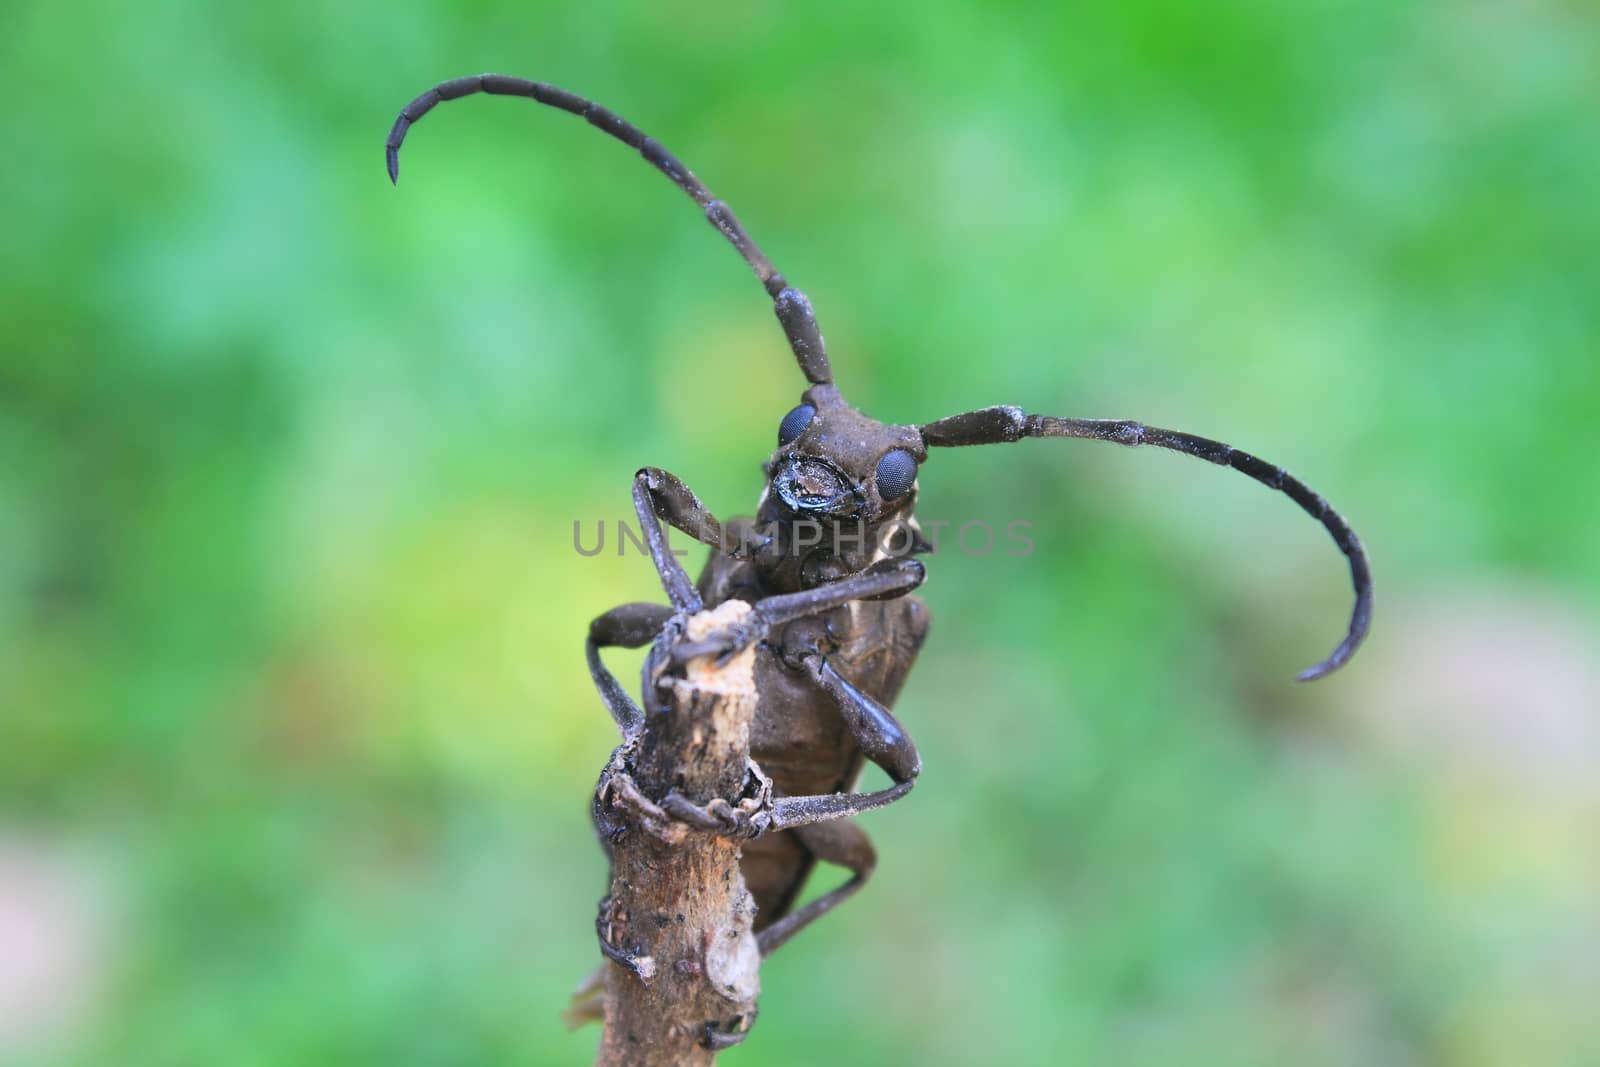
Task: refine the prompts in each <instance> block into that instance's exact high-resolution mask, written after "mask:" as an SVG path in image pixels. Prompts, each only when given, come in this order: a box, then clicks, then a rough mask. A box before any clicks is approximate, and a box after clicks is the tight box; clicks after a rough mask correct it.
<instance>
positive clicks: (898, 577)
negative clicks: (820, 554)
mask: <svg viewBox="0 0 1600 1067" xmlns="http://www.w3.org/2000/svg"><path fill="white" fill-rule="evenodd" d="M927 575H928V572H927V570H926V569H925V568H924V567H923V566H922V562H921V561H920V560H915V559H909V558H905V557H897V558H894V559H884V560H879V561H878V562H877V563H874V564H873V565H872V566H870V567H868V568H867V569H866V570H864V571H861V572H859V573H857V574H852V575H850V576H849V577H848V578H841V579H839V580H838V581H836V582H829V583H828V584H826V585H819V586H817V587H816V588H815V589H802V590H800V592H798V593H783V594H780V595H778V596H769V597H766V598H764V599H762V600H758V601H756V603H755V604H754V605H753V606H752V608H751V611H750V614H749V616H747V617H746V618H745V619H744V621H742V622H739V623H736V624H734V625H733V626H730V627H727V628H726V629H724V630H721V631H718V632H717V633H713V634H711V635H710V636H708V637H705V638H703V639H702V640H699V641H681V642H679V643H678V644H677V645H676V646H675V647H674V648H673V650H672V660H673V662H674V663H679V664H681V663H687V662H688V661H689V660H691V659H694V658H695V657H697V656H706V655H712V654H716V655H718V656H726V655H728V654H729V653H732V652H736V651H738V650H739V649H741V648H744V647H745V646H746V645H748V644H750V635H751V634H752V633H761V632H765V631H766V630H769V629H771V628H772V627H774V626H781V625H782V624H783V623H786V622H791V621H793V620H795V619H800V618H805V617H806V616H809V615H817V614H820V613H821V612H824V611H830V610H832V609H833V608H837V607H839V606H841V605H843V604H848V603H850V602H851V601H854V600H887V599H889V598H891V597H897V596H905V595H906V594H907V593H909V592H911V591H912V590H913V589H915V588H916V587H917V586H919V585H921V584H922V582H923V580H924V579H925V578H926V577H927Z"/></svg>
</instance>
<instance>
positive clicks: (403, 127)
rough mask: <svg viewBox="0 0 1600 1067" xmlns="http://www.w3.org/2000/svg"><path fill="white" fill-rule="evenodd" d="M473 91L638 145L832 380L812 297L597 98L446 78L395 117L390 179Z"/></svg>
mask: <svg viewBox="0 0 1600 1067" xmlns="http://www.w3.org/2000/svg"><path fill="white" fill-rule="evenodd" d="M474 93H488V94H490V95H492V96H525V97H527V98H529V99H531V100H536V101H538V102H539V103H541V104H547V105H549V106H550V107H554V108H560V109H561V110H562V111H569V112H571V113H572V114H574V115H578V116H580V117H582V118H583V119H585V120H586V121H587V122H588V123H589V125H591V126H593V127H595V128H596V129H598V130H600V131H601V132H603V133H607V134H610V135H611V136H612V137H615V138H616V139H617V140H619V141H621V142H622V143H623V144H626V145H628V146H629V147H631V148H635V149H637V150H638V152H639V154H640V155H641V156H643V157H644V158H645V161H646V162H648V163H649V164H650V165H651V166H653V167H655V168H656V169H657V170H659V171H660V172H661V173H662V174H665V175H666V176H667V177H668V178H670V179H671V180H672V183H673V184H674V185H676V186H677V187H678V188H680V189H682V190H683V191H684V192H686V193H688V194H689V198H690V199H692V200H693V201H694V202H695V203H696V204H698V205H699V206H700V210H702V211H703V212H705V216H706V219H707V221H709V222H710V223H711V225H713V226H715V227H716V228H717V230H718V231H720V232H721V234H722V235H723V236H724V237H726V238H727V239H728V240H729V242H731V243H732V245H733V247H734V248H736V249H738V251H739V254H740V255H741V256H743V257H744V261H745V262H746V263H748V264H750V269H751V270H753V271H755V273H756V277H757V278H759V279H761V284H762V285H763V286H765V287H766V290H767V295H769V296H770V297H772V306H773V310H774V311H775V312H776V313H777V315H778V321H779V322H780V323H781V324H782V325H783V332H784V336H786V337H787V338H788V339H789V347H790V348H791V349H793V351H794V356H795V360H796V361H797V362H798V363H799V364H800V370H801V373H803V374H804V375H805V376H806V379H807V380H808V381H810V382H811V383H812V384H813V385H821V384H825V383H829V382H831V381H833V372H832V370H831V369H830V368H829V366H828V352H827V349H826V348H825V347H824V346H823V343H822V331H821V330H820V329H818V327H817V319H816V316H815V315H814V314H813V313H812V311H811V301H809V300H807V299H806V295H805V294H804V293H802V292H801V291H800V290H798V289H796V288H794V287H793V286H792V285H790V284H789V283H788V281H787V280H786V279H785V278H784V276H783V275H782V274H779V273H778V271H777V270H776V269H775V268H774V267H773V266H772V262H771V261H770V260H768V259H767V256H766V253H764V252H762V251H761V249H760V247H759V246H757V245H756V243H755V242H754V241H752V240H751V239H750V235H749V234H747V233H745V232H744V227H743V226H740V225H739V220H738V219H737V218H735V217H734V214H733V210H732V209H731V208H729V207H728V205H727V204H724V203H723V202H722V201H721V200H718V199H717V198H716V197H714V196H712V195H711V190H709V189H707V188H706V187H705V186H704V185H702V184H700V179H699V178H696V177H695V176H694V173H693V172H692V171H690V170H689V168H688V167H686V166H684V165H683V164H682V163H681V162H679V161H678V159H677V157H676V156H674V155H673V154H672V153H671V152H668V151H667V150H666V149H665V148H663V147H662V146H661V145H660V143H659V142H657V141H656V140H655V139H654V138H652V137H647V136H646V135H645V133H644V131H643V130H641V129H639V128H638V127H637V126H635V125H633V124H632V123H630V122H628V121H627V120H626V119H623V118H622V117H620V116H619V115H616V114H615V113H613V112H611V111H609V110H608V109H606V108H603V107H601V106H600V105H599V104H596V103H594V102H593V101H590V100H585V99H584V98H583V97H581V96H578V95H576V94H574V93H569V92H567V91H566V90H565V89H558V88H557V87H556V86H554V85H547V84H545V83H544V82H535V81H528V80H527V79H526V78H513V77H509V76H507V75H504V74H476V75H473V76H471V77H468V78H454V79H452V80H450V81H447V82H441V83H439V84H438V85H435V86H434V87H433V88H432V89H429V90H428V91H427V92H425V93H423V94H422V95H421V96H419V97H417V98H416V99H415V100H413V101H411V103H409V104H407V105H406V106H405V107H404V108H402V109H401V111H400V117H399V118H397V119H395V121H394V128H393V129H392V130H390V131H389V139H388V140H387V141H386V142H384V155H385V158H386V161H387V163H388V166H389V180H390V181H392V182H395V183H396V184H398V183H399V181H400V145H401V143H402V142H404V141H405V139H406V131H408V130H409V129H411V126H412V124H413V123H415V122H416V121H417V120H418V119H420V118H422V116H424V115H426V114H427V113H428V112H429V111H432V110H433V108H434V107H435V106H436V105H437V104H438V103H439V102H440V101H442V100H456V99H459V98H460V97H463V96H471V95H473V94H474Z"/></svg>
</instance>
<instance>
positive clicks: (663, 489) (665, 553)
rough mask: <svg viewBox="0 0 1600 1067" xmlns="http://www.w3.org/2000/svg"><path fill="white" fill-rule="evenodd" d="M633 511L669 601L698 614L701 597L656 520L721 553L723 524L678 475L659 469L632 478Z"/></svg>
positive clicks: (648, 469) (679, 607)
mask: <svg viewBox="0 0 1600 1067" xmlns="http://www.w3.org/2000/svg"><path fill="white" fill-rule="evenodd" d="M633 510H634V513H635V514H636V515H638V517H639V526H640V528H641V530H642V532H643V533H644V540H645V545H646V546H647V547H648V548H649V551H650V559H651V561H652V562H653V563H655V565H656V573H657V574H658V575H660V576H661V587H662V588H663V589H665V590H666V591H667V599H668V600H670V601H672V606H673V607H674V608H676V609H677V610H679V611H685V612H689V613H690V614H693V613H694V612H697V611H699V610H700V609H701V608H702V607H703V606H704V605H703V604H702V603H701V600H700V594H699V593H698V592H697V591H696V590H695V587H694V583H693V582H691V581H690V580H689V575H688V574H687V573H686V572H685V571H684V569H683V564H681V563H679V562H678V557H677V556H675V555H673V553H672V550H671V549H670V548H668V547H667V539H666V537H665V536H663V534H662V533H661V525H660V523H658V522H657V521H656V520H657V519H661V520H663V521H665V522H666V523H667V524H668V525H670V526H673V527H675V528H676V529H679V530H682V531H683V532H684V533H686V534H688V535H689V536H690V537H692V538H694V539H695V540H696V541H700V542H702V543H704V544H708V545H710V546H711V547H712V548H715V549H718V550H723V549H725V548H726V547H727V546H726V545H724V544H723V534H722V524H721V523H719V522H718V521H717V520H716V517H715V516H713V515H712V514H711V512H710V511H708V510H706V506H705V505H704V504H702V503H700V498H699V497H697V496H695V495H694V493H692V492H690V490H689V487H688V486H686V485H684V484H683V482H682V481H681V480H680V479H679V478H678V476H677V475H675V474H672V473H670V472H668V471H664V470H661V469H660V468H658V467H645V468H643V469H642V470H640V471H639V473H637V474H635V475H634V476H633Z"/></svg>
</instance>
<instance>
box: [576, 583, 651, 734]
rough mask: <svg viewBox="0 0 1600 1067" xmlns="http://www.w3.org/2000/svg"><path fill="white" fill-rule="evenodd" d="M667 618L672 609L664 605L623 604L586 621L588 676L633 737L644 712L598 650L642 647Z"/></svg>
mask: <svg viewBox="0 0 1600 1067" xmlns="http://www.w3.org/2000/svg"><path fill="white" fill-rule="evenodd" d="M670 618H672V609H671V608H669V607H667V606H666V605H665V604H623V605H622V606H621V607H617V608H612V609H611V610H610V611H608V612H606V613H605V614H604V615H601V616H598V617H597V618H596V619H595V620H594V621H593V622H591V623H590V624H589V637H588V639H587V640H585V641H584V644H583V651H584V657H585V658H586V659H587V660H588V661H589V676H590V677H591V678H593V679H594V687H595V688H596V689H597V690H599V691H600V699H601V700H604V701H605V703H606V707H607V708H608V709H610V711H611V717H612V718H613V719H615V720H616V722H617V727H618V728H619V729H620V730H621V731H622V736H623V737H632V736H633V735H634V734H635V733H637V732H638V730H639V727H640V726H642V725H644V712H642V711H640V710H639V705H638V704H636V703H634V701H633V698H632V697H631V696H629V695H628V691H627V690H626V689H624V688H622V685H621V683H619V682H618V681H617V677H616V675H614V674H612V673H611V669H610V668H609V667H607V666H606V665H605V663H604V662H603V661H602V660H601V659H600V650H601V649H602V648H643V647H644V646H645V645H648V644H649V643H650V642H651V641H654V640H655V638H656V635H657V634H659V633H660V632H661V628H662V627H663V626H665V625H666V624H667V620H668V619H670Z"/></svg>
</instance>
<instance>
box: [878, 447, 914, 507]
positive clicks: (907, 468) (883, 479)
mask: <svg viewBox="0 0 1600 1067" xmlns="http://www.w3.org/2000/svg"><path fill="white" fill-rule="evenodd" d="M916 480H917V460H916V457H915V456H913V455H912V454H911V453H910V452H903V451H901V450H900V449H898V448H897V449H895V450H894V451H893V452H885V453H884V454H883V458H882V459H880V460H878V495H879V496H881V497H883V499H885V500H899V499H900V498H901V497H903V496H905V495H906V493H907V492H908V491H909V490H910V489H911V483H912V482H914V481H916Z"/></svg>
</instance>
